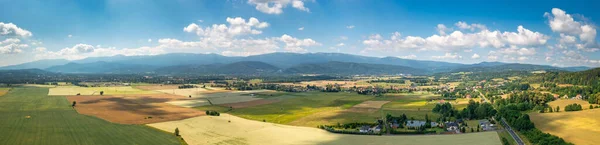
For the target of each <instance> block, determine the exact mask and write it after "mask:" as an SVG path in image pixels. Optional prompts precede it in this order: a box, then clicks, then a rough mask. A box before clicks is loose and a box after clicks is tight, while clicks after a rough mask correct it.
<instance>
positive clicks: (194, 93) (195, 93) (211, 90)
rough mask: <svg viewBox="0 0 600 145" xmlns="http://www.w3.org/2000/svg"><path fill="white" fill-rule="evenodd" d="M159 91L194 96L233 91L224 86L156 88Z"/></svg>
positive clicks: (204, 96)
mask: <svg viewBox="0 0 600 145" xmlns="http://www.w3.org/2000/svg"><path fill="white" fill-rule="evenodd" d="M156 91H159V92H163V93H167V94H174V95H179V96H184V97H188V96H190V95H192V98H207V97H209V96H207V94H212V93H217V92H231V90H225V89H223V88H190V89H164V90H156Z"/></svg>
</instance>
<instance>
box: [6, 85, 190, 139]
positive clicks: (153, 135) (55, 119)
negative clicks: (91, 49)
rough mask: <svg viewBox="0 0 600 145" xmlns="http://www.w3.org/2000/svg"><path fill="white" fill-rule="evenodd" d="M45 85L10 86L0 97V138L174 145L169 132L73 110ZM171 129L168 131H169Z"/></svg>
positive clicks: (172, 137)
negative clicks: (108, 119) (50, 94)
mask: <svg viewBox="0 0 600 145" xmlns="http://www.w3.org/2000/svg"><path fill="white" fill-rule="evenodd" d="M47 94H48V89H47V88H14V89H13V90H12V91H10V92H9V93H8V94H6V95H5V96H3V97H0V106H2V107H0V130H1V131H0V142H2V143H3V144H6V145H47V144H53V145H54V144H56V145H71V144H73V145H75V144H77V145H81V144H85V145H95V144H98V145H108V144H110V145H132V144H143V145H177V144H180V142H179V140H178V139H177V138H176V137H175V136H173V135H172V134H169V133H165V132H162V131H159V130H156V129H153V128H150V127H147V126H143V125H122V124H114V123H110V122H107V121H104V120H102V119H99V118H96V117H92V116H87V115H81V114H79V113H77V112H76V111H75V110H74V109H73V108H71V104H70V103H69V102H68V101H67V99H66V98H65V97H60V96H47ZM169 132H171V131H169Z"/></svg>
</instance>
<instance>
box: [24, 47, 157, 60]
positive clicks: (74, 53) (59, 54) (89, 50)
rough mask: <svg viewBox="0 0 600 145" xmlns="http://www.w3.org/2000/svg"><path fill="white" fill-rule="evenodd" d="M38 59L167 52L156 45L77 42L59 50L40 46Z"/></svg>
mask: <svg viewBox="0 0 600 145" xmlns="http://www.w3.org/2000/svg"><path fill="white" fill-rule="evenodd" d="M34 53H35V57H36V58H37V59H56V58H64V59H68V60H77V59H83V58H87V57H98V56H114V55H125V56H134V55H156V54H163V53H166V52H165V51H164V50H163V49H160V48H156V47H140V48H123V49H117V48H115V47H100V46H99V45H98V46H93V45H89V44H76V45H75V46H73V47H66V48H63V49H61V50H58V51H48V50H47V49H46V48H45V47H38V48H36V49H35V50H34Z"/></svg>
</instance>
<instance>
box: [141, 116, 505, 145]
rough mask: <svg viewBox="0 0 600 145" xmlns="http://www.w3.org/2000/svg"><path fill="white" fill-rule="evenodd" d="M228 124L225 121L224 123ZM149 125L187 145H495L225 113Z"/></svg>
mask: <svg viewBox="0 0 600 145" xmlns="http://www.w3.org/2000/svg"><path fill="white" fill-rule="evenodd" d="M229 120H230V121H231V122H228V121H229ZM149 126H152V127H155V128H158V129H161V130H164V131H167V132H173V131H174V130H175V128H176V127H177V128H179V131H180V134H181V136H182V137H183V138H184V139H185V140H186V142H187V143H188V144H190V145H200V144H203V145H204V144H249V145H283V144H331V145H348V144H360V145H363V144H372V145H392V144H394V145H412V144H428V145H438V144H439V145H447V144H477V145H499V144H500V139H499V138H498V135H497V134H496V132H482V133H469V134H457V135H410V136H370V135H344V134H333V133H329V132H327V131H324V130H321V129H317V128H311V127H297V126H289V125H280V124H273V123H266V122H259V121H253V120H247V119H243V118H239V117H236V116H231V115H228V114H225V113H223V114H221V116H200V117H195V118H190V119H185V120H180V121H170V122H161V123H154V124H149Z"/></svg>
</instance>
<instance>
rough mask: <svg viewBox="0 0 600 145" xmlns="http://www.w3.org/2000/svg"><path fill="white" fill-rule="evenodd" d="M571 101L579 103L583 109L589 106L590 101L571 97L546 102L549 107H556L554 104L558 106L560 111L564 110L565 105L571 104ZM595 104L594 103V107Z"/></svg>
mask: <svg viewBox="0 0 600 145" xmlns="http://www.w3.org/2000/svg"><path fill="white" fill-rule="evenodd" d="M573 103H577V104H579V105H581V108H582V109H583V110H587V109H589V108H590V103H589V102H588V101H584V100H572V99H559V100H556V101H552V102H549V103H548V106H549V107H552V108H553V109H556V106H560V111H561V112H563V111H565V108H566V106H567V105H571V104H573ZM595 106H596V105H594V107H595Z"/></svg>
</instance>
